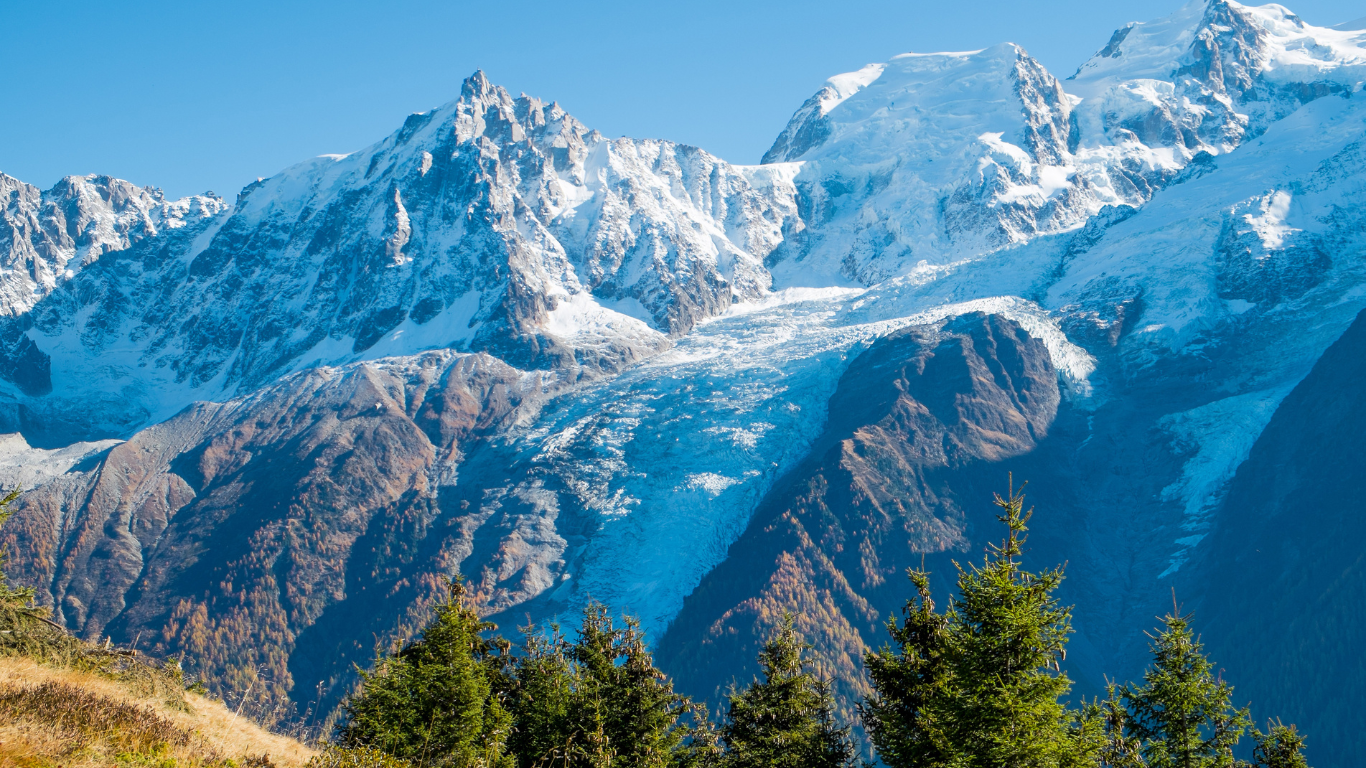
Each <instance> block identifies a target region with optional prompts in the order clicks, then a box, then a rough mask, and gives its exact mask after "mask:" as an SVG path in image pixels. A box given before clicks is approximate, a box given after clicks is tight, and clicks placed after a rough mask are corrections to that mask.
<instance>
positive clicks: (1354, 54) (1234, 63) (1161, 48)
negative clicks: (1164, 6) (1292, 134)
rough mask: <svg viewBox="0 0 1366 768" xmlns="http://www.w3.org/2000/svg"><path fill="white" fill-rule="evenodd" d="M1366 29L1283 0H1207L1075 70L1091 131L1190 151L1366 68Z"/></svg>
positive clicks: (1226, 145) (1240, 137)
mask: <svg viewBox="0 0 1366 768" xmlns="http://www.w3.org/2000/svg"><path fill="white" fill-rule="evenodd" d="M1363 44H1366V33H1362V32H1352V31H1343V30H1334V29H1326V28H1322V27H1313V26H1310V25H1307V24H1305V23H1304V22H1303V21H1301V20H1300V19H1299V17H1297V16H1295V15H1294V14H1292V13H1290V11H1288V10H1286V9H1285V8H1284V7H1283V6H1280V5H1265V6H1260V7H1252V6H1244V5H1240V4H1238V3H1234V2H1230V1H1229V0H1199V1H1197V2H1192V3H1189V4H1187V5H1186V6H1184V7H1183V8H1181V9H1180V10H1179V11H1177V12H1176V13H1174V14H1172V15H1171V16H1168V17H1166V18H1163V19H1158V20H1157V21H1151V22H1146V23H1135V24H1130V25H1128V26H1126V27H1123V28H1121V29H1119V30H1118V31H1116V32H1115V34H1114V36H1113V37H1111V39H1110V42H1109V43H1108V44H1107V45H1106V46H1105V48H1103V49H1101V51H1100V52H1098V53H1097V54H1096V55H1095V56H1093V57H1092V58H1091V59H1090V60H1089V61H1087V62H1086V63H1085V64H1083V65H1082V66H1081V67H1080V68H1079V69H1078V70H1077V72H1076V74H1074V75H1073V76H1072V77H1070V78H1068V81H1067V86H1066V87H1067V89H1068V91H1069V92H1070V93H1073V94H1076V95H1078V96H1081V97H1083V99H1084V101H1083V104H1082V106H1081V108H1080V109H1079V111H1078V114H1079V119H1080V121H1081V128H1082V133H1083V134H1084V135H1085V136H1086V137H1087V138H1088V139H1089V140H1091V141H1092V142H1093V144H1095V143H1099V144H1107V143H1108V144H1114V145H1121V144H1124V143H1126V142H1131V141H1138V142H1141V143H1142V144H1143V145H1145V146H1147V147H1149V148H1158V147H1161V148H1166V149H1169V150H1173V151H1175V152H1176V154H1177V155H1178V156H1179V158H1184V159H1189V158H1190V157H1192V156H1194V155H1195V154H1196V153H1198V152H1202V151H1203V152H1208V153H1210V154H1220V153H1224V152H1228V151H1230V150H1231V149H1233V148H1234V147H1236V146H1238V145H1239V144H1240V143H1241V142H1242V141H1244V140H1245V139H1246V138H1247V137H1248V136H1257V135H1259V134H1260V133H1261V132H1262V131H1265V130H1266V128H1267V126H1268V125H1270V124H1271V123H1272V122H1275V121H1276V120H1279V119H1280V118H1282V117H1284V116H1285V115H1287V114H1289V113H1290V112H1292V111H1294V110H1295V109H1297V108H1298V107H1299V106H1300V105H1301V104H1303V103H1306V102H1308V101H1312V100H1313V99H1315V98H1319V97H1321V96H1325V95H1329V94H1333V93H1345V92H1350V91H1351V90H1352V89H1353V88H1356V87H1358V86H1357V84H1359V83H1360V82H1361V80H1362V79H1363V76H1366V49H1363V47H1362V46H1363Z"/></svg>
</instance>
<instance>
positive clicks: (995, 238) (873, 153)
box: [766, 43, 1098, 285]
mask: <svg viewBox="0 0 1366 768" xmlns="http://www.w3.org/2000/svg"><path fill="white" fill-rule="evenodd" d="M874 75H875V76H874ZM841 86H843V88H841ZM854 86H856V87H854ZM850 91H853V92H852V93H850ZM836 96H838V97H839V98H838V99H836V98H835V97H836ZM832 105H833V106H832ZM1070 110H1071V102H1070V100H1069V99H1068V98H1067V95H1066V94H1065V93H1064V92H1063V90H1062V86H1061V84H1060V83H1059V82H1058V80H1057V79H1056V78H1054V77H1053V76H1052V75H1051V74H1049V73H1048V72H1047V70H1045V69H1044V68H1043V66H1042V65H1040V64H1039V63H1038V62H1037V61H1035V60H1034V59H1032V58H1031V57H1030V56H1029V55H1028V54H1027V53H1026V52H1025V51H1024V49H1023V48H1020V47H1019V46H1017V45H1014V44H1011V43H1003V44H1000V45H996V46H992V47H990V48H985V49H983V50H980V51H967V52H951V53H931V54H914V53H913V54H903V55H901V56H897V57H894V58H893V59H891V60H890V61H888V62H886V63H885V64H881V65H877V67H871V66H870V67H865V68H864V69H862V70H860V71H859V72H857V73H850V74H849V75H844V76H839V77H837V78H832V80H831V81H830V84H827V85H826V86H825V87H824V88H823V89H822V90H821V91H820V92H818V93H817V94H816V95H815V96H813V97H812V99H810V100H808V101H807V103H806V104H805V105H803V107H802V109H801V110H799V111H798V112H797V114H795V115H794V116H793V118H792V121H791V122H790V123H789V125H788V127H787V129H786V130H785V131H784V132H783V135H782V136H780V137H779V140H778V143H777V144H775V145H774V149H773V150H770V153H769V157H768V158H766V159H768V160H776V159H781V160H784V161H794V160H797V161H801V162H802V163H803V166H802V167H801V170H800V172H799V173H798V175H797V176H796V183H797V185H798V188H799V191H800V194H801V195H802V200H803V202H804V204H805V205H806V206H807V207H808V208H809V214H808V215H807V218H809V219H833V221H832V223H831V224H828V225H826V226H825V227H824V228H823V230H824V231H823V233H822V236H820V237H812V238H810V239H807V240H805V241H803V242H800V243H794V244H792V245H791V246H790V247H786V248H784V249H783V250H781V251H779V252H778V253H776V254H775V257H773V258H772V259H771V262H772V269H773V270H774V276H775V280H776V281H777V283H778V284H779V285H822V284H830V283H831V282H835V283H838V282H840V281H841V280H843V281H853V282H857V283H863V284H872V283H876V282H879V281H881V280H884V279H886V278H888V277H891V276H893V275H897V274H903V273H904V272H906V271H907V270H909V269H913V268H915V265H917V264H919V263H921V262H924V263H927V264H943V263H945V262H948V261H952V260H954V259H958V258H964V257H971V256H973V255H977V254H981V253H985V252H990V251H992V250H995V249H997V248H999V247H1002V246H1004V245H1008V244H1010V243H1015V242H1021V241H1023V240H1024V239H1027V238H1029V237H1032V236H1033V235H1035V234H1037V233H1038V232H1041V231H1049V230H1052V229H1056V228H1058V227H1070V226H1073V225H1077V224H1079V223H1080V221H1081V220H1082V219H1081V218H1078V211H1081V210H1083V209H1084V208H1085V206H1083V207H1082V208H1080V209H1079V208H1077V207H1076V206H1075V205H1073V204H1071V203H1067V204H1062V203H1060V200H1063V199H1066V198H1067V197H1068V196H1069V195H1071V194H1072V193H1073V192H1074V191H1076V190H1075V189H1074V185H1073V183H1072V182H1071V181H1069V177H1070V176H1071V175H1072V174H1073V171H1072V170H1068V168H1069V166H1068V163H1069V162H1070V160H1069V158H1070V152H1069V148H1068V140H1069V131H1070V121H1069V115H1070ZM1096 207H1098V206H1096ZM1082 218H1084V216H1082ZM870 227H871V228H873V229H880V230H882V231H880V232H879V233H878V234H876V235H874V234H872V233H871V232H870V231H869V228H870Z"/></svg>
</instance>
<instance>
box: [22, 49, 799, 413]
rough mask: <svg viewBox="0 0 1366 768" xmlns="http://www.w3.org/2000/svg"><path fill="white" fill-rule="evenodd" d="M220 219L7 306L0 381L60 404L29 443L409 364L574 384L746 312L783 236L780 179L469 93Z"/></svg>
mask: <svg viewBox="0 0 1366 768" xmlns="http://www.w3.org/2000/svg"><path fill="white" fill-rule="evenodd" d="M111 183H115V182H111ZM147 194H151V193H150V192H149V193H147ZM144 207H147V206H144ZM181 207H182V208H186V207H187V206H186V205H182V206H181ZM189 207H193V206H189ZM199 207H200V208H201V209H204V211H205V212H206V213H208V212H210V210H209V206H208V205H207V204H200V206H199ZM221 209H222V206H221V204H219V205H218V206H217V207H214V208H212V211H211V212H212V213H217V214H218V215H216V216H213V217H212V218H211V219H210V218H203V219H201V220H199V226H196V227H181V228H180V229H174V230H172V229H167V228H166V227H165V226H162V225H161V223H160V220H158V223H157V227H153V228H148V229H147V230H146V231H147V232H148V233H151V232H153V231H157V232H158V234H157V236H156V237H152V238H144V240H142V241H133V240H130V241H129V242H128V243H127V244H125V245H124V246H123V247H122V249H121V250H116V251H113V252H112V253H106V254H105V256H104V262H103V264H102V266H101V268H100V269H98V270H95V271H88V270H87V271H86V272H79V273H76V274H75V275H74V276H73V277H71V278H70V279H69V281H68V283H69V284H66V283H60V281H59V283H58V284H57V285H56V291H55V293H53V294H52V295H51V296H48V297H46V298H42V299H41V300H38V299H36V298H35V299H34V300H32V301H30V302H29V303H28V304H23V303H22V302H18V301H12V302H10V304H9V305H7V306H8V307H10V312H11V314H16V315H25V317H23V318H22V323H21V324H16V325H15V326H14V327H13V328H8V329H0V334H2V335H0V342H3V344H0V346H3V347H5V349H0V378H5V379H8V380H9V381H10V382H13V383H15V384H18V385H20V387H21V389H22V390H23V393H24V394H25V395H27V396H38V397H45V396H46V394H47V393H48V392H54V391H55V392H57V393H58V395H57V396H56V397H51V398H47V399H45V400H43V401H41V402H35V403H32V404H30V405H29V406H26V407H29V408H30V411H31V412H32V413H35V414H37V416H36V418H37V419H38V420H39V421H40V422H44V423H52V422H54V421H55V422H64V423H72V424H75V423H77V422H79V421H81V420H89V419H87V418H86V417H87V416H88V415H89V403H90V402H92V401H98V402H100V403H101V407H99V408H97V409H95V410H96V412H97V419H96V421H97V422H99V423H101V424H104V425H105V426H103V427H100V428H99V430H98V432H99V433H101V434H102V435H125V434H127V432H128V425H130V424H138V423H145V421H146V420H147V419H151V418H165V417H167V416H169V415H170V414H171V413H174V412H175V411H176V410H178V409H179V408H180V407H183V406H184V405H185V404H186V403H188V402H189V401H191V400H194V399H221V398H224V397H229V396H232V395H233V394H234V393H237V392H243V391H249V390H250V389H252V388H255V387H257V386H260V385H262V384H264V383H267V382H269V381H271V380H273V379H275V378H277V377H279V376H281V375H284V374H286V373H289V372H291V371H294V370H300V369H302V368H306V367H312V366H317V365H327V364H345V363H348V362H352V361H356V360H362V359H374V358H379V357H385V356H393V355H409V354H414V353H417V352H421V351H423V350H429V349H443V348H445V349H460V350H471V351H487V352H490V353H492V354H495V355H497V356H499V357H500V358H502V359H504V360H506V361H508V362H509V363H510V364H513V365H516V366H519V367H521V368H524V369H531V368H536V369H551V370H558V371H561V372H563V373H564V374H565V376H566V377H567V378H568V379H570V380H573V379H576V378H579V377H582V376H596V375H600V374H602V373H609V372H612V371H617V370H620V369H621V368H622V367H623V366H626V365H629V364H631V363H633V362H635V361H638V360H640V359H642V358H644V357H646V356H649V355H651V354H654V353H656V352H658V351H659V350H661V349H664V348H666V347H667V346H669V345H670V344H671V343H672V341H671V339H672V338H676V337H678V336H680V335H682V334H685V333H687V332H688V331H689V330H690V329H691V328H692V327H693V325H694V324H695V323H697V322H698V321H699V320H701V319H704V318H707V317H711V316H714V315H717V314H719V313H722V312H724V311H726V310H727V309H728V308H729V307H730V306H731V304H732V303H733V302H734V301H735V300H737V299H752V298H757V297H758V296H760V295H761V294H762V293H763V292H764V291H765V290H766V289H767V288H768V285H769V279H770V278H769V275H768V272H767V270H766V269H765V268H764V265H763V261H762V260H763V258H764V256H766V255H767V254H768V253H769V252H770V251H772V250H773V249H774V248H775V247H776V246H777V245H778V244H779V243H780V242H782V241H783V239H784V237H785V231H786V229H787V228H790V227H791V226H793V225H792V222H793V221H794V220H795V219H796V216H795V212H796V206H795V201H794V191H793V188H792V186H791V184H790V183H788V180H787V179H786V178H785V177H783V176H782V174H775V173H771V172H770V171H768V170H766V169H753V168H737V167H732V166H731V165H729V164H727V163H725V162H724V161H722V160H719V159H717V158H716V157H714V156H712V155H710V154H708V153H706V152H703V151H702V150H699V149H696V148H694V147H687V146H682V145H677V144H673V143H670V142H664V141H653V140H632V139H614V140H613V139H607V138H605V137H604V136H602V135H601V134H600V133H598V132H596V131H593V130H590V129H588V128H586V127H585V126H583V125H582V124H581V123H579V122H578V121H577V120H575V119H574V118H573V117H571V116H570V115H568V114H567V113H566V112H565V111H564V110H563V109H561V108H560V107H559V106H558V105H556V104H550V105H546V104H545V103H544V102H541V101H539V100H537V99H534V98H531V97H527V96H521V97H517V98H514V97H513V96H512V95H511V94H509V93H508V92H507V91H506V90H504V89H503V88H500V87H498V86H496V85H494V84H492V83H491V82H489V80H488V78H487V77H485V76H484V74H483V73H476V74H475V75H473V76H472V77H470V78H469V79H467V80H466V81H465V83H464V85H463V86H462V88H461V95H460V97H459V98H458V99H456V100H455V101H452V102H450V103H448V104H446V105H444V106H442V107H440V108H437V109H434V110H431V111H429V112H424V113H420V114H415V115H412V116H410V117H409V118H408V119H407V120H406V121H405V122H404V124H403V126H402V127H401V128H399V129H398V130H397V131H395V132H394V133H393V134H391V135H390V136H388V137H387V138H385V139H384V140H382V141H380V142H378V143H376V144H374V145H372V146H370V147H368V148H366V149H363V150H361V151H358V152H354V153H351V154H348V155H326V156H322V157H318V158H315V159H312V160H309V161H307V162H304V163H300V164H298V165H295V166H293V167H291V168H288V169H286V170H284V171H282V172H281V173H279V174H276V175H275V176H272V177H270V178H267V179H262V180H259V181H257V182H255V183H253V184H250V185H248V186H247V187H246V188H245V189H243V190H242V192H241V193H240V194H239V195H238V197H237V201H236V204H235V205H234V206H233V207H232V208H231V209H229V210H226V211H223V212H222V213H219V211H220V210H221ZM35 210H36V208H35ZM168 211H171V212H174V211H172V210H171V208H170V207H168ZM168 215H169V214H168ZM32 218H34V220H35V221H36V220H37V218H38V217H37V214H36V213H35V214H34V215H33V217H32ZM186 220H188V219H186ZM35 226H36V224H35ZM30 307H31V309H30ZM20 325H22V327H20ZM113 348H117V349H121V350H124V354H121V355H120V356H118V359H117V360H114V361H112V362H109V361H108V358H106V357H104V355H105V354H106V352H107V351H108V350H110V349H113ZM94 359H100V360H104V361H106V362H104V363H101V366H102V367H100V368H99V371H100V373H98V374H95V375H92V374H91V373H90V362H91V360H94ZM104 377H108V378H107V380H106V379H105V378H104ZM130 381H132V382H136V384H133V385H131V387H130V385H129V384H128V382H130ZM21 382H22V383H21ZM114 382H122V383H118V384H115V383H114ZM114 391H119V392H123V391H127V392H130V393H131V396H128V397H119V398H116V399H111V398H107V397H104V396H103V395H102V394H101V393H105V392H114ZM168 392H173V393H175V394H174V395H168V394H167V393H168ZM76 411H81V419H77V418H75V412H76Z"/></svg>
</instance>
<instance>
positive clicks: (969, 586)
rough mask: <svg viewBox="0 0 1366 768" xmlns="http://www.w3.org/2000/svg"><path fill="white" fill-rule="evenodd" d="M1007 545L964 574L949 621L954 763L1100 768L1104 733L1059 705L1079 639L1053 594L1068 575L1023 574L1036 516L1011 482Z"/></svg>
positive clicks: (987, 767)
mask: <svg viewBox="0 0 1366 768" xmlns="http://www.w3.org/2000/svg"><path fill="white" fill-rule="evenodd" d="M995 504H996V506H997V507H999V508H1000V509H1001V510H1002V511H1003V514H1001V515H999V516H998V518H997V519H999V520H1000V521H1001V522H1002V523H1005V525H1006V528H1007V535H1006V539H1005V541H1004V542H1003V543H1002V544H1000V545H999V546H997V545H991V547H990V549H989V552H988V555H987V557H986V559H985V562H984V563H983V564H982V565H981V566H980V567H979V566H976V565H974V566H972V567H971V568H970V569H964V568H962V567H961V566H959V568H958V591H959V595H958V596H957V597H956V598H955V599H954V600H953V602H952V604H951V606H950V610H949V615H948V631H947V640H948V642H947V646H948V647H947V654H948V656H949V663H950V665H951V668H952V673H951V674H952V686H953V689H954V693H955V695H954V696H952V697H951V698H950V699H949V702H948V705H947V707H946V709H947V710H948V712H947V718H946V719H947V720H948V721H949V725H950V727H951V729H952V736H951V742H952V745H953V751H954V753H955V754H954V764H955V765H963V766H974V767H976V766H980V767H981V768H1026V766H1028V767H1030V768H1033V767H1035V766H1038V767H1040V768H1042V767H1043V766H1074V765H1086V764H1091V763H1093V762H1094V760H1095V757H1096V753H1097V751H1098V749H1099V746H1100V743H1099V733H1098V726H1097V724H1096V723H1094V722H1088V721H1085V720H1080V719H1078V717H1077V716H1076V715H1075V714H1074V713H1070V712H1068V710H1067V709H1066V707H1065V706H1064V705H1063V703H1062V702H1061V701H1060V699H1061V697H1062V696H1064V695H1065V694H1066V693H1067V692H1068V691H1069V690H1070V688H1071V685H1072V683H1071V680H1069V679H1068V677H1067V675H1066V674H1065V673H1063V672H1061V669H1060V662H1061V661H1062V660H1063V658H1065V656H1066V650H1065V649H1066V645H1067V636H1068V634H1070V633H1071V631H1072V628H1071V608H1065V607H1062V606H1060V605H1059V604H1058V600H1057V598H1056V597H1055V596H1054V594H1053V593H1054V591H1055V590H1057V588H1058V586H1059V585H1060V584H1061V583H1062V579H1063V573H1062V569H1061V568H1055V569H1052V570H1049V571H1044V572H1042V573H1037V574H1036V573H1031V572H1029V571H1026V570H1024V569H1022V568H1021V567H1020V564H1019V563H1018V562H1017V560H1018V558H1020V556H1021V555H1022V554H1023V552H1024V549H1023V548H1024V544H1025V541H1026V536H1025V534H1026V531H1027V530H1028V522H1029V519H1030V517H1031V516H1032V514H1033V510H1030V511H1025V509H1024V496H1023V494H1021V493H1017V492H1016V491H1015V490H1014V488H1013V484H1012V487H1011V490H1010V492H1009V495H1008V496H1007V497H1006V498H1002V497H1001V496H1000V495H997V496H996V497H995Z"/></svg>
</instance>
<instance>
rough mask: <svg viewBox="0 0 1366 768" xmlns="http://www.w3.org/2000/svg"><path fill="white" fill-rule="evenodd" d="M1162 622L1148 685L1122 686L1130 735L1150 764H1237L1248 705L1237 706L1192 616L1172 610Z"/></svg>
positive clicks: (1200, 767)
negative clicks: (1216, 671) (1193, 625)
mask: <svg viewBox="0 0 1366 768" xmlns="http://www.w3.org/2000/svg"><path fill="white" fill-rule="evenodd" d="M1163 623H1164V624H1165V626H1166V629H1164V630H1163V631H1162V632H1161V633H1160V634H1158V635H1157V637H1155V638H1153V642H1152V645H1151V648H1152V652H1153V665H1152V667H1151V668H1149V669H1148V671H1147V672H1145V673H1144V675H1143V685H1140V686H1137V687H1133V686H1127V685H1126V686H1122V687H1120V688H1119V689H1118V694H1119V698H1120V699H1121V700H1122V701H1123V703H1124V705H1125V706H1126V707H1127V709H1128V710H1129V712H1130V716H1131V718H1132V719H1131V721H1130V723H1129V730H1130V732H1131V734H1132V735H1133V736H1135V737H1137V738H1138V739H1139V740H1140V741H1141V742H1142V744H1143V748H1142V749H1143V757H1144V758H1145V760H1146V762H1147V764H1148V766H1150V768H1226V767H1231V766H1235V765H1237V762H1236V761H1235V759H1234V757H1233V748H1234V746H1235V745H1237V743H1238V741H1239V739H1241V738H1242V735H1243V733H1244V732H1245V731H1246V730H1247V727H1248V725H1249V724H1250V718H1249V716H1248V711H1247V709H1246V708H1244V709H1235V708H1234V707H1233V705H1232V699H1233V688H1232V687H1231V686H1230V685H1229V684H1228V683H1226V682H1224V681H1223V680H1222V679H1218V678H1216V677H1215V675H1214V665H1213V664H1212V663H1211V662H1210V660H1209V659H1207V658H1205V655H1204V649H1203V646H1202V645H1201V643H1200V640H1199V638H1197V637H1196V636H1195V634H1194V632H1193V631H1192V630H1191V628H1190V622H1189V617H1186V616H1180V615H1177V614H1176V613H1175V612H1173V613H1172V614H1171V615H1168V616H1166V617H1165V618H1164V619H1163ZM1278 754H1279V753H1278Z"/></svg>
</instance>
